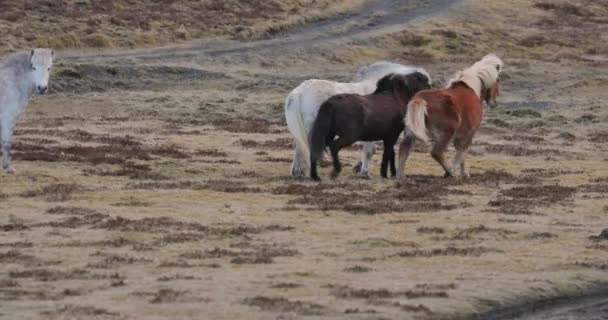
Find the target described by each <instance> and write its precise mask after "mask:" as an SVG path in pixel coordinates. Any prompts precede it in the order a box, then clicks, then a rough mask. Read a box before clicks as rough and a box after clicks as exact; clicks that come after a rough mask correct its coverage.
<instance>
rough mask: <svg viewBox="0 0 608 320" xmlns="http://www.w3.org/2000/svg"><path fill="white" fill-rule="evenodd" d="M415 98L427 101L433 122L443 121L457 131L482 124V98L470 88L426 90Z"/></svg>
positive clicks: (467, 129) (474, 127) (429, 115)
mask: <svg viewBox="0 0 608 320" xmlns="http://www.w3.org/2000/svg"><path fill="white" fill-rule="evenodd" d="M414 99H423V100H424V101H425V102H426V107H427V110H428V117H429V119H430V121H431V122H433V123H437V124H438V123H442V124H443V125H445V126H449V127H452V128H453V129H454V130H456V131H457V132H458V131H462V130H464V131H469V130H471V129H477V128H479V126H480V124H481V115H482V104H481V100H480V98H479V97H478V96H477V95H476V94H475V93H474V92H473V91H472V90H470V89H461V88H458V89H438V90H425V91H421V92H419V93H418V94H417V95H416V96H415V97H414Z"/></svg>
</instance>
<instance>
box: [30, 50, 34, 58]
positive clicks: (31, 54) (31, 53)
mask: <svg viewBox="0 0 608 320" xmlns="http://www.w3.org/2000/svg"><path fill="white" fill-rule="evenodd" d="M32 57H34V49H32V52H30V59H31V58H32Z"/></svg>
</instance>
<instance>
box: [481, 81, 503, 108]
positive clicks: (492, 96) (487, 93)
mask: <svg viewBox="0 0 608 320" xmlns="http://www.w3.org/2000/svg"><path fill="white" fill-rule="evenodd" d="M499 94H500V80H498V79H497V80H496V82H494V84H493V85H492V86H490V87H489V88H483V90H482V92H481V98H482V100H483V101H485V102H486V103H487V104H488V106H490V108H496V106H497V105H498V103H497V102H496V98H497V97H498V95H499Z"/></svg>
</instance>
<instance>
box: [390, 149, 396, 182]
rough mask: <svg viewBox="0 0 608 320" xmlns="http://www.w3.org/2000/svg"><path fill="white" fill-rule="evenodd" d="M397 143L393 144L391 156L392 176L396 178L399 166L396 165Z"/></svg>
mask: <svg viewBox="0 0 608 320" xmlns="http://www.w3.org/2000/svg"><path fill="white" fill-rule="evenodd" d="M395 156H396V154H395V144H394V143H393V144H391V158H390V159H389V160H390V161H389V165H390V169H391V178H395V177H396V176H397V168H396V167H395Z"/></svg>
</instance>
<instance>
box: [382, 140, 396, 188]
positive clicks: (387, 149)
mask: <svg viewBox="0 0 608 320" xmlns="http://www.w3.org/2000/svg"><path fill="white" fill-rule="evenodd" d="M393 146H394V143H391V141H387V140H385V141H384V153H382V166H381V167H380V176H382V178H385V179H388V166H389V164H390V165H391V174H392V173H395V174H396V169H395V150H394V147H393Z"/></svg>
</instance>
